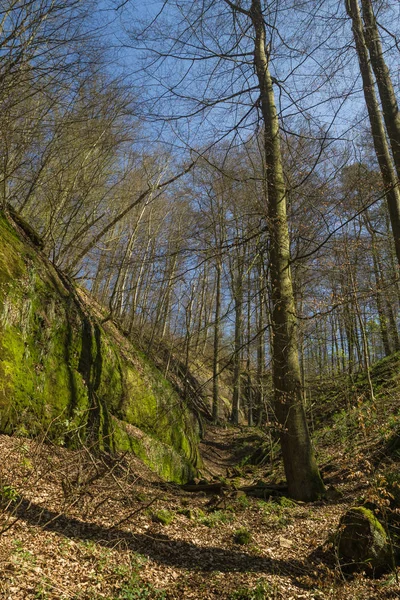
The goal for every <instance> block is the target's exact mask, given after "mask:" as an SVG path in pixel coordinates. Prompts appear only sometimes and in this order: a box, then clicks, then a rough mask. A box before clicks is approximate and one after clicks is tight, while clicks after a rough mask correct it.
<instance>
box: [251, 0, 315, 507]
mask: <svg viewBox="0 0 400 600" xmlns="http://www.w3.org/2000/svg"><path fill="white" fill-rule="evenodd" d="M249 16H250V18H251V20H252V25H253V28H254V33H255V46H254V62H255V68H256V74H257V78H258V84H259V89H260V100H261V111H262V117H263V123H264V130H265V163H266V179H267V192H268V220H269V231H270V240H271V247H270V273H271V282H272V334H273V335H272V356H273V381H274V388H275V411H276V414H277V417H278V420H279V424H280V428H281V433H280V438H281V447H282V454H283V462H284V467H285V473H286V478H287V483H288V489H289V493H290V495H291V496H292V497H294V498H296V499H299V500H306V501H307V500H314V499H316V498H317V497H318V496H319V495H320V494H321V493H323V491H324V484H323V482H322V479H321V477H320V474H319V471H318V467H317V463H316V460H315V456H314V451H313V448H312V444H311V439H310V435H309V431H308V427H307V421H306V416H305V411H304V405H303V394H302V388H301V373H300V364H299V356H298V340H297V319H296V308H295V301H294V295H293V286H292V279H291V273H290V240H289V229H288V222H287V214H286V188H285V182H284V176H283V168H282V157H281V148H280V136H279V123H278V115H277V111H276V106H275V98H274V91H273V87H272V79H271V75H270V71H269V65H268V60H269V57H268V56H267V50H266V48H267V44H266V31H265V23H264V18H263V14H262V9H261V1H260V0H253V1H252V5H251V9H250V12H249Z"/></svg>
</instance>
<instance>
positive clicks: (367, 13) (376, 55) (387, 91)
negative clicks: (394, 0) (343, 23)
mask: <svg viewBox="0 0 400 600" xmlns="http://www.w3.org/2000/svg"><path fill="white" fill-rule="evenodd" d="M361 5H362V12H363V19H364V25H365V39H366V43H367V46H368V50H369V54H370V59H371V65H372V68H373V71H374V74H375V77H376V83H377V85H378V90H379V96H380V99H381V103H382V109H383V117H384V119H385V124H386V129H387V132H388V136H389V140H390V144H391V147H392V152H393V158H394V163H395V165H396V170H397V176H398V177H399V178H400V111H399V106H398V104H397V99H396V94H395V92H394V87H393V83H392V80H391V77H390V72H389V69H388V66H387V64H386V62H385V58H384V55H383V49H382V43H381V38H380V35H379V30H378V25H377V23H376V19H375V14H374V9H373V6H372V2H371V0H361Z"/></svg>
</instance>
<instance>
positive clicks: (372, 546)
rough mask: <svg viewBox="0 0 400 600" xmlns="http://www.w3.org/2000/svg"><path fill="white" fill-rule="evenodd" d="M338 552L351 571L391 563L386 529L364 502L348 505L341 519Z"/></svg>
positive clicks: (375, 567)
mask: <svg viewBox="0 0 400 600" xmlns="http://www.w3.org/2000/svg"><path fill="white" fill-rule="evenodd" d="M337 553H338V557H339V560H340V564H341V566H342V568H344V569H347V570H350V571H353V570H357V569H372V570H379V571H380V570H384V569H386V568H389V567H390V544H389V540H388V536H387V533H386V531H385V529H384V527H383V526H382V524H381V523H380V522H379V520H378V519H377V518H376V516H375V514H374V513H373V512H372V511H371V510H369V509H368V508H365V507H363V506H357V507H353V508H351V509H349V510H348V511H347V512H346V513H345V514H344V515H343V516H342V518H341V519H340V523H339V529H338V532H337Z"/></svg>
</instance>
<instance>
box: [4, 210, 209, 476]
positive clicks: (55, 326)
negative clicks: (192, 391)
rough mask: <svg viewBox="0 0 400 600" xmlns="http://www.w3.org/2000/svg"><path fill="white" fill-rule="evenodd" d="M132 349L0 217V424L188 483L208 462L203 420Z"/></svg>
mask: <svg viewBox="0 0 400 600" xmlns="http://www.w3.org/2000/svg"><path fill="white" fill-rule="evenodd" d="M126 346H127V347H126V348H124V352H123V353H122V352H121V351H120V350H119V347H118V336H117V335H113V332H112V330H110V329H107V331H105V330H103V329H102V328H101V327H100V325H99V324H98V322H97V321H96V319H95V318H94V317H93V316H91V314H90V310H89V309H88V308H87V307H86V306H85V305H84V303H83V301H82V300H81V299H80V297H78V295H77V294H76V292H75V290H74V289H73V287H72V286H71V285H70V284H68V282H66V281H64V280H61V279H60V277H59V276H58V274H57V272H56V271H55V270H54V268H53V267H52V266H51V265H50V263H47V262H46V261H45V260H44V259H43V258H42V257H41V256H39V255H35V252H34V250H33V249H32V248H31V247H30V246H29V245H28V244H26V243H25V242H23V241H22V240H20V239H19V238H18V235H17V234H16V232H15V231H14V229H13V228H12V227H11V225H10V224H9V223H8V222H7V220H6V219H5V218H4V216H3V215H1V214H0V430H1V431H2V432H3V433H18V434H20V435H37V434H38V433H42V432H44V431H45V432H46V434H47V435H48V436H49V437H51V438H52V439H54V440H56V441H58V442H60V443H67V444H69V445H71V446H75V445H77V444H78V443H82V442H86V443H89V444H90V445H93V447H98V448H99V449H107V450H115V451H118V450H129V451H132V452H134V453H135V454H137V455H138V456H139V457H140V458H142V459H143V460H144V461H145V462H146V463H147V464H148V465H149V466H150V467H151V468H153V469H154V470H155V471H157V472H158V473H159V474H160V475H161V476H162V477H164V478H165V479H167V480H172V481H179V482H183V481H187V480H188V479H190V478H191V477H193V475H194V473H195V467H196V466H197V465H199V463H200V460H199V453H198V441H199V427H198V423H197V420H196V418H195V417H194V416H193V415H192V414H191V413H190V411H189V409H188V407H187V406H186V405H184V404H183V403H182V402H181V400H180V398H179V397H178V396H177V394H176V393H175V392H174V390H173V389H172V386H171V385H170V384H169V383H168V382H167V381H166V380H165V378H164V377H163V376H162V374H161V373H160V371H158V370H157V369H156V368H155V367H154V366H153V365H152V364H151V362H150V361H148V360H147V359H146V358H145V357H143V355H141V354H140V353H139V352H137V351H136V350H135V349H134V348H133V347H132V348H131V347H130V346H129V344H128V342H127V341H126ZM113 415H114V416H115V417H118V419H119V421H117V419H114V420H113V419H112V416H113ZM124 421H125V422H126V423H125V424H123V422H124ZM117 422H118V423H122V424H123V425H124V427H122V426H120V425H118V426H116V423H117ZM129 425H133V426H135V428H139V429H140V430H142V431H143V432H144V433H141V435H137V433H135V434H132V432H129V431H127V428H129ZM135 431H138V430H135Z"/></svg>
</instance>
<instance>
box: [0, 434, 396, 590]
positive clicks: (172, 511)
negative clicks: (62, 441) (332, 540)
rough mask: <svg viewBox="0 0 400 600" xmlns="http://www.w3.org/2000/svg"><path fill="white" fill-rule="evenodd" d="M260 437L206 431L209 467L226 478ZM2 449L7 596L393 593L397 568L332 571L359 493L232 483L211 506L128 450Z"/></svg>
mask: <svg viewBox="0 0 400 600" xmlns="http://www.w3.org/2000/svg"><path fill="white" fill-rule="evenodd" d="M254 443H255V440H254V433H252V432H248V431H245V430H243V431H240V430H234V429H216V428H212V429H210V430H209V432H208V434H207V436H206V438H205V439H204V441H203V443H202V451H203V453H204V456H205V469H206V470H207V472H208V473H209V474H210V476H211V475H214V476H218V475H219V476H225V475H226V473H227V471H229V470H230V469H232V468H233V467H234V466H235V464H237V463H236V460H237V458H238V457H240V456H243V455H246V453H248V452H249V451H250V450H251V449H252V447H253V446H254ZM0 456H1V461H0V480H1V485H2V488H1V490H2V492H1V510H0V527H1V528H2V535H1V544H0V599H1V600H101V599H102V600H132V599H136V600H144V599H146V600H152V599H154V600H189V599H192V600H263V599H271V600H272V599H274V600H277V599H280V600H295V599H308V600H324V599H326V600H328V599H329V600H348V599H349V598H357V599H358V600H371V599H373V598H377V599H384V598H396V597H398V588H397V587H396V584H395V582H394V581H391V580H390V576H388V577H387V578H386V579H385V580H380V581H379V580H378V581H373V580H370V579H367V578H365V577H357V578H355V579H354V580H349V581H346V582H345V581H343V578H342V577H341V574H340V571H339V570H338V569H337V567H336V563H335V557H334V553H333V552H332V548H331V546H330V544H329V542H327V540H328V539H329V536H330V535H331V534H332V532H333V531H335V529H336V527H337V524H338V521H339V518H340V515H341V514H342V513H343V511H344V510H345V509H346V508H347V506H348V505H349V503H351V502H352V501H353V499H352V498H348V497H344V498H343V499H342V500H341V501H339V502H336V503H332V502H331V503H326V502H317V503H314V504H309V505H305V504H302V503H294V502H291V501H290V500H288V499H283V500H276V499H269V498H266V499H264V500H262V501H261V500H257V499H255V498H249V497H247V496H244V495H238V494H236V493H235V492H234V491H232V492H225V493H224V495H222V496H220V497H217V501H218V504H217V506H216V503H215V499H216V497H214V496H208V495H206V494H201V493H200V494H198V493H197V494H190V493H186V492H184V491H182V490H181V489H180V488H179V487H177V486H171V485H166V484H164V483H162V482H161V481H160V480H159V479H158V478H157V477H155V476H154V475H151V474H150V473H149V471H148V470H147V469H146V468H145V467H144V466H143V464H142V463H140V461H138V460H137V459H134V458H132V457H124V458H123V460H120V461H114V462H113V461H111V462H110V461H104V460H103V459H102V457H101V456H99V457H97V458H94V457H93V456H90V455H88V453H87V452H85V451H69V450H66V449H63V448H55V447H52V446H46V445H40V444H37V443H34V442H31V441H29V440H26V439H22V440H21V439H16V438H9V437H6V436H0ZM254 476H255V474H254ZM249 477H251V474H250V473H249ZM240 532H241V533H242V534H243V535H244V537H243V538H239V537H238V535H239V533H240ZM239 539H240V540H241V541H242V542H245V543H242V544H240V543H239Z"/></svg>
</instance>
